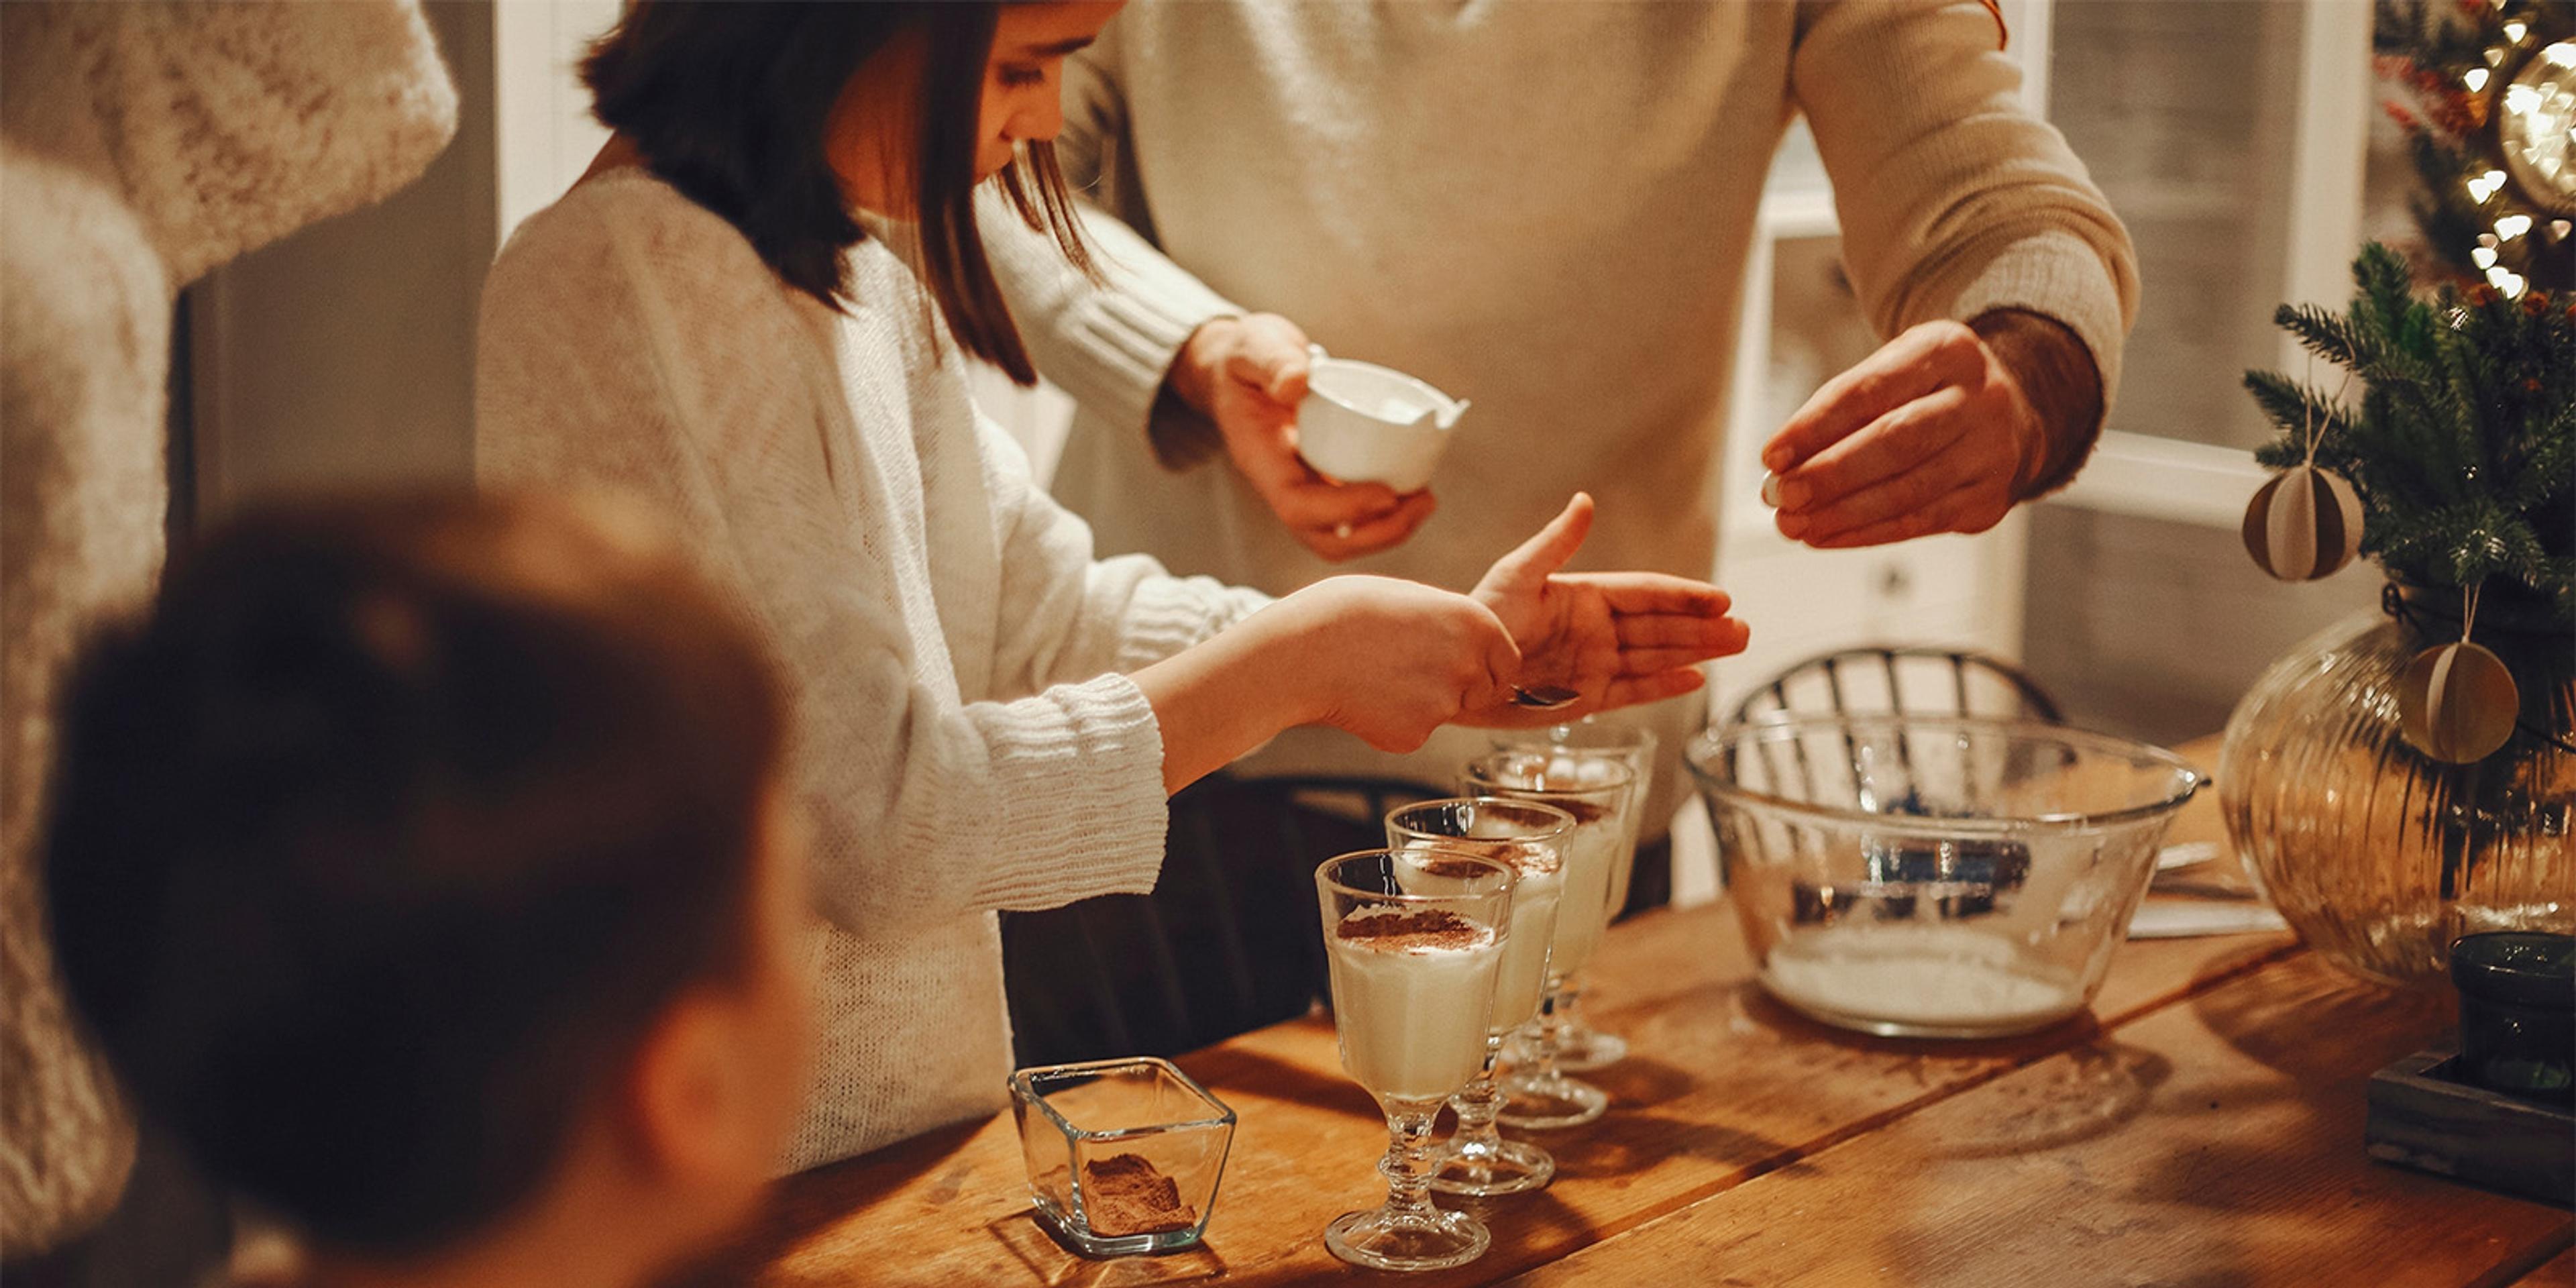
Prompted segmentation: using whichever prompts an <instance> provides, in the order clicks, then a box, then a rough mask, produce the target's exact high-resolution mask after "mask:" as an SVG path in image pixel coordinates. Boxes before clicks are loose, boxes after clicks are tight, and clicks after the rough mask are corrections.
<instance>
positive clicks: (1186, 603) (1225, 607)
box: [1117, 576, 1270, 672]
mask: <svg viewBox="0 0 2576 1288" xmlns="http://www.w3.org/2000/svg"><path fill="white" fill-rule="evenodd" d="M1269 602H1270V597H1269V596H1268V595H1265V594H1262V593H1261V592H1260V591H1257V590H1249V589H1245V588H1243V587H1240V586H1228V585H1226V584H1225V583H1223V582H1220V581H1218V580H1216V579H1215V578H1213V577H1171V576H1156V577H1149V578H1147V579H1145V580H1144V581H1141V582H1138V583H1137V584H1136V591H1135V594H1134V596H1133V597H1132V598H1130V599H1129V600H1128V601H1127V614H1126V617H1125V618H1124V619H1123V620H1122V621H1121V622H1120V623H1119V625H1120V627H1121V631H1120V638H1119V641H1118V660H1117V668H1118V669H1119V670H1120V671H1122V672H1125V671H1134V670H1137V669H1138V668H1141V667H1147V666H1151V665H1153V664H1154V663H1156V662H1160V661H1162V660H1163V659H1164V658H1167V657H1170V656H1171V655H1173V654H1174V653H1178V652H1180V651H1181V650H1182V649H1185V648H1188V647H1189V646H1191V645H1193V644H1196V643H1198V642H1199V641H1201V640H1204V639H1206V638H1208V637H1209V636H1211V635H1214V634H1216V633H1217V632H1218V631H1221V630H1224V629H1225V628H1226V627H1228V626H1232V625H1233V624H1235V623H1236V622H1239V621H1242V620H1243V619H1244V618H1246V617H1249V616H1251V615H1252V614H1253V613H1255V612H1257V611H1259V610H1260V609H1261V608H1262V606H1263V605H1266V604H1268V603H1269Z"/></svg>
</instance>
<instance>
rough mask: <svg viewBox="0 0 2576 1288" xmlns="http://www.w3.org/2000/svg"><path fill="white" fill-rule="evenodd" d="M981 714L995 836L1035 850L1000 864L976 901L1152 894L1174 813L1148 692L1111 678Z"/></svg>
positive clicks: (1019, 906)
mask: <svg viewBox="0 0 2576 1288" xmlns="http://www.w3.org/2000/svg"><path fill="white" fill-rule="evenodd" d="M974 711H975V714H976V716H977V723H979V724H980V725H982V726H983V734H984V745H985V747H986V749H987V751H988V752H989V754H990V756H991V765H992V771H993V781H994V783H995V784H996V785H997V787H998V789H999V790H998V791H996V792H995V794H994V795H995V801H994V806H995V807H994V816H993V817H992V818H991V819H989V820H988V824H989V825H988V826H986V827H985V828H984V829H983V831H984V834H985V835H988V836H998V837H1007V838H1009V842H1010V843H1009V846H1008V848H1009V849H1010V851H1011V852H1013V853H1015V854H1025V855H1030V856H1033V861H1031V862H1029V863H1026V864H1005V865H1001V866H999V867H997V868H995V869H994V870H993V871H992V872H991V873H990V874H989V875H987V876H986V877H985V878H984V882H983V885H982V887H981V888H980V889H978V890H976V891H975V892H974V893H975V902H976V904H977V905H978V906H981V907H987V908H1005V909H1012V910H1019V911H1029V910H1034V909H1039V908H1055V907H1061V906H1063V905H1065V904H1068V903H1071V902H1073V901H1074V900H1076V899H1087V898H1090V897H1092V896H1093V895H1102V894H1146V893H1149V892H1151V891H1152V890H1153V888H1154V879H1155V877H1156V876H1157V875H1159V874H1160V873H1161V871H1162V866H1163V826H1164V820H1165V817H1166V813H1165V809H1164V798H1163V733H1162V728H1161V726H1160V725H1158V724H1156V723H1155V720H1154V708H1153V704H1152V703H1150V702H1148V701H1146V699H1145V692H1144V690H1142V689H1139V688H1137V687H1136V683H1135V681H1133V680H1130V679H1128V678H1127V677H1125V676H1123V675H1105V676H1102V677H1100V678H1099V679H1097V680H1091V681H1087V682H1085V683H1082V684H1064V685H1058V686H1056V687H1054V688H1052V689H1048V690H1047V691H1046V692H1044V693H1041V694H1038V695H1037V696H1035V697H1031V698H1023V699H1021V700H1019V701H1017V702H1008V703H979V704H977V706H976V707H975V708H974ZM969 843H971V842H969Z"/></svg>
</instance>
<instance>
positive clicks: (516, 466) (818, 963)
mask: <svg viewBox="0 0 2576 1288" xmlns="http://www.w3.org/2000/svg"><path fill="white" fill-rule="evenodd" d="M849 266H850V278H851V286H852V288H853V294H854V296H855V304H854V305H853V306H852V307H851V308H850V310H849V311H848V313H847V314H846V315H836V314H834V313H833V312H832V311H830V310H828V309H826V308H824V307H823V306H822V305H821V304H820V303H818V302H817V301H815V300H813V299H812V298H810V297H808V296H805V295H803V294H801V293H799V292H796V291H794V290H792V289H790V288H788V287H787V286H785V285H784V284H783V283H782V282H781V281H780V280H779V279H778V278H777V277H776V276H775V275H773V274H772V273H771V272H770V271H769V269H768V268H767V266H765V265H764V264H763V263H762V262H761V260H760V258H759V257H758V255H757V254H756V253H755V252H754V251H753V250H752V247H751V244H750V243H749V242H748V241H746V240H745V239H744V238H743V237H742V235H741V234H740V233H738V232H736V231H735V230H734V228H733V227H732V226H731V225H730V224H728V223H726V222H725V221H724V220H722V219H720V218H718V217H717V216H716V215H714V214H711V213H709V212H708V211H706V210H704V209H703V208H701V207H699V206H697V205H695V204H693V203H691V202H690V201H689V200H688V199H687V198H685V197H683V196H681V195H680V194H679V193H678V192H677V191H676V190H674V189H672V188H671V187H669V186H668V185H666V184H664V183H662V182H661V181H660V180H658V179H655V178H653V177H651V176H650V175H648V174H646V173H645V172H643V171H640V170H627V171H620V172H614V173H611V174H608V175H604V176H601V177H599V178H595V179H592V180H590V181H588V182H585V183H583V184H581V185H579V186H578V187H576V188H574V189H573V191H572V192H571V193H570V194H569V195H567V196H566V197H565V198H564V199H563V200H562V201H560V202H558V203H556V204H555V205H554V206H553V207H552V208H550V209H548V210H546V211H544V212H543V213H540V214H538V215H537V216H535V217H534V218H532V219H530V220H529V221H528V222H527V223H526V224H525V225H524V226H522V227H521V228H520V230H519V232H518V233H517V235H515V236H514V237H512V238H511V240H510V244H509V246H508V247H507V248H506V249H505V250H504V251H503V252H502V254H501V257H500V259H499V261H498V262H497V263H496V264H495V265H494V266H493V269H492V274H491V277H490V279H489V281H488V282H487V284H486V285H485V287H484V295H483V316H482V331H481V335H480V338H479V345H480V353H479V357H478V362H477V368H476V372H477V380H476V385H477V387H476V408H477V416H476V421H477V426H476V452H477V460H478V471H479V473H480V476H481V477H482V478H483V479H484V480H485V481H486V482H487V483H491V484H500V485H537V486H585V487H588V486H603V487H610V488H615V489H619V490H622V491H626V492H629V493H635V494H640V495H641V496H643V497H645V498H647V499H649V500H650V501H652V502H653V503H655V504H656V505H657V506H659V507H660V508H661V509H662V510H663V511H665V512H666V513H667V515H668V516H669V519H670V521H671V522H673V523H674V524H676V525H678V526H679V527H680V528H681V529H682V530H683V531H684V532H685V533H686V534H687V536H688V537H689V538H690V540H691V544H692V545H693V547H694V548H695V550H696V551H697V552H698V554H699V556H700V557H701V559H702V560H703V562H704V563H705V565H706V566H707V567H708V568H709V570H710V571H712V572H714V573H715V574H716V575H718V576H719V577H721V578H723V579H725V580H727V581H729V582H731V583H732V584H733V585H734V586H735V587H736V588H737V590H738V591H739V593H741V594H742V595H744V596H745V597H746V598H747V600H748V601H749V603H750V606H751V608H752V609H753V611H754V613H755V615H756V616H757V618H758V619H759V622H760V623H761V625H762V627H763V629H764V631H765V633H766V635H767V637H768V640H769V642H770V644H771V646H772V647H773V648H774V650H775V651H776V653H777V655H778V656H779V658H780V659H781V660H782V661H783V663H784V664H785V668H786V670H787V672H788V673H789V677H790V680H791V682H792V685H793V687H794V691H795V693H796V698H797V701H796V711H797V720H798V722H799V725H800V730H799V742H800V746H799V749H798V750H799V756H800V760H799V764H800V767H801V773H802V776H803V785H804V789H805V797H806V801H807V804H808V810H809V815H810V819H811V822H812V825H813V863H814V874H815V883H816V893H817V904H818V906H819V909H820V911H821V912H822V914H823V917H824V919H825V925H824V926H823V927H822V928H821V929H820V931H819V932H818V934H817V935H816V936H815V939H814V941H813V949H812V961H813V963H814V966H815V968H816V970H817V971H818V973H819V984H820V988H821V998H822V1005H821V1013H822V1018H823V1025H822V1041H821V1059H820V1069H819V1071H818V1075H817V1082H816V1089H815V1093H814V1095H813V1096H812V1098H811V1101H810V1104H809V1108H808V1111H807V1114H806V1119H805V1122H804V1124H803V1125H802V1126H801V1127H800V1129H799V1131H798V1133H797V1136H796V1139H795V1141H794V1144H793V1146H792V1149H791V1152H790V1157H789V1159H788V1164H789V1166H790V1167H791V1168H803V1167H809V1166H812V1165H814V1164H817V1163H822V1162H827V1161H830V1160H832V1159H837V1158H842V1157H846V1156H848V1155H851V1154H856V1153H860V1152H862V1151H865V1150H869V1149H873V1148H875V1147H877V1146H879V1145H882V1144H885V1143H887V1142H889V1141H893V1140H896V1139H899V1138H901V1137H904V1136H908V1135H912V1134H914V1133H916V1132H920V1131H923V1130H925V1129H928V1128H931V1127H935V1126H938V1125H940V1124H942V1123H947V1122H952V1121H955V1120H957V1119H960V1118H965V1117H969V1116H972V1115H976V1114H980V1113H985V1112H989V1111H991V1110H994V1109H996V1108H999V1107H1000V1106H1001V1105H1002V1104H1004V1103H1005V1100H1006V1091H1005V1079H1006V1077H1007V1075H1008V1073H1009V1069H1010V1026H1009V1020H1008V1017H1007V1014H1006V1012H1005V1010H1004V1005H1003V997H1002V957H1001V941H1000V936H999V931H998V926H997V923H996V919H995V917H994V913H995V911H996V910H997V909H1006V908H1010V909H1030V908H1049V907H1055V906H1057V905H1060V904H1064V903H1068V902H1070V901H1072V900H1075V899H1081V898H1085V897H1088V896H1091V895H1098V894H1113V893H1141V892H1144V891H1147V890H1150V889H1151V888H1152V887H1153V885H1154V878H1155V874H1156V871H1157V869H1158V867H1159V866H1160V864H1161V861H1162V853H1163V822H1164V802H1163V785H1162V755H1163V747H1162V738H1161V734H1160V732H1159V730H1158V729H1157V727H1156V725H1155V721H1154V713H1153V710H1152V708H1151V707H1150V706H1148V705H1147V703H1146V701H1145V697H1144V694H1143V693H1142V692H1140V691H1139V690H1138V689H1137V687H1136V686H1135V684H1134V683H1133V682H1131V681H1129V680H1128V679H1126V678H1125V677H1124V676H1122V675H1121V674H1119V673H1120V672H1123V671H1129V670H1133V669H1136V668H1138V667H1141V666H1144V665H1145V664H1147V663H1150V662H1153V661H1155V660H1157V659H1160V658H1162V657H1165V656H1167V655H1169V654H1171V653H1173V652H1175V651H1177V650H1179V649H1181V648H1183V647H1185V646H1187V645H1189V644H1191V643H1194V642H1196V641H1198V640H1200V639H1203V638H1205V637H1207V636H1208V635H1211V634H1213V633H1215V632H1216V631H1217V630H1218V629H1220V628H1222V627H1223V626H1225V625H1226V624H1228V623H1230V622H1232V621H1234V620H1236V619H1237V618H1239V617H1241V616H1243V615H1245V614H1247V613H1249V612H1251V611H1253V610H1254V609H1256V608H1258V607H1260V606H1261V605H1262V604H1263V603H1264V602H1266V601H1265V600H1264V598H1263V597H1262V596H1260V595H1258V594H1255V593H1253V592H1250V591H1240V590H1229V589H1227V588H1225V587H1223V586H1221V585H1219V584H1218V583H1216V582H1213V581H1209V580H1206V579H1204V578H1199V579H1190V580H1183V579H1180V578H1175V577H1171V576H1168V575H1166V574H1165V573H1164V572H1163V570H1162V568H1161V566H1160V565H1158V564H1156V563H1154V562H1153V561H1151V560H1149V559H1146V558H1143V557H1130V558H1123V559H1112V560H1106V561H1098V562H1095V561H1094V560H1093V559H1092V556H1091V533H1090V530H1089V529H1088V528H1086V527H1085V526H1084V525H1083V523H1082V522H1081V520H1079V519H1076V518H1074V517H1073V516H1072V515H1070V514H1068V513H1067V512H1065V511H1064V510H1062V509H1060V508H1058V507H1057V506H1056V505H1055V503H1054V502H1052V501H1050V500H1049V499H1048V498H1047V496H1046V495H1045V493H1043V492H1041V491H1040V490H1038V489H1037V488H1036V487H1035V486H1034V485H1033V484H1032V483H1031V482H1030V479H1029V476H1028V469H1027V464H1026V462H1025V461H1024V460H1023V459H1022V457H1021V454H1020V451H1019V449H1018V447H1017V446H1016V445H1015V444H1013V443H1012V442H1011V440H1010V439H1009V437H1008V436H1007V435H1004V434H1003V433H1001V432H1000V431H999V430H997V429H994V428H993V427H991V425H990V424H989V422H986V421H984V420H983V419H982V418H981V417H980V416H979V415H978V413H977V412H976V410H975V407H974V404H973V403H972V402H971V401H970V400H969V398H968V394H967V384H966V369H965V365H964V362H963V359H962V358H961V356H960V355H959V353H958V351H957V349H956V347H955V345H954V344H953V343H951V342H949V341H947V340H946V338H945V336H944V335H938V336H935V335H934V333H933V332H932V331H931V330H930V329H929V326H928V322H929V319H930V317H931V315H930V313H929V312H928V311H927V304H926V300H925V296H924V294H923V293H922V291H921V289H920V287H919V285H918V283H917V282H916V281H915V280H914V278H913V277H912V275H911V273H910V272H909V271H908V269H907V268H906V266H905V264H904V262H903V261H902V260H901V259H899V258H898V257H897V256H896V255H895V253H893V252H892V251H890V250H888V249H887V248H886V247H885V246H884V245H883V244H881V243H880V242H878V241H876V240H874V239H871V240H868V241H866V242H863V243H861V244H860V245H859V246H858V247H857V248H856V249H855V250H853V251H852V252H851V253H850V255H849Z"/></svg>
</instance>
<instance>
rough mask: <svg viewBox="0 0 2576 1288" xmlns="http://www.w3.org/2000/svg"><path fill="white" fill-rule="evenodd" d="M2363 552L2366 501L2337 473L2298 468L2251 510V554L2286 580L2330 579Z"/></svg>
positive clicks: (2276, 481) (2260, 495) (2261, 494)
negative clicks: (2362, 532)
mask: <svg viewBox="0 0 2576 1288" xmlns="http://www.w3.org/2000/svg"><path fill="white" fill-rule="evenodd" d="M2360 550H2361V498H2360V497H2359V496H2357V495H2355V494H2354V492H2353V490H2352V484H2350V483H2347V482H2345V481H2344V479H2343V476H2342V475H2340V474H2337V473H2335V472H2334V471H2333V470H2321V469H2318V468H2317V467H2316V466H2313V465H2294V466H2292V467H2290V468H2289V469H2286V470H2283V471H2281V472H2280V474H2278V475H2276V476H2274V478H2273V479H2272V481H2271V482H2269V483H2266V484H2264V485H2263V487H2262V490H2261V491H2258V492H2256V493H2255V494H2254V502H2253V504H2251V505H2248V506H2246V507H2245V553H2247V554H2250V555H2252V556H2254V566H2255V567H2258V568H2261V569H2262V570H2263V571H2265V572H2268V573H2270V574H2272V575H2273V576H2275V577H2278V578H2280V579H2281V580H2283V581H2315V580H2316V579H2317V578H2319V577H2324V576H2329V575H2331V574H2333V573H2334V572H2335V571H2336V570H2337V569H2340V568H2342V567H2343V566H2344V565H2345V564H2348V563H2351V562H2352V557H2353V556H2354V555H2355V554H2357V553H2359V552H2360Z"/></svg>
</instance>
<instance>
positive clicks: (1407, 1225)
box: [1324, 1208, 1493, 1270]
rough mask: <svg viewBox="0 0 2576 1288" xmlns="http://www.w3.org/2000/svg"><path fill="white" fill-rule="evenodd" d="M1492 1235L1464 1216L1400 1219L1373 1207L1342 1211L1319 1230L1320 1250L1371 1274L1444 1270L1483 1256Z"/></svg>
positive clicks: (1433, 1214)
mask: <svg viewBox="0 0 2576 1288" xmlns="http://www.w3.org/2000/svg"><path fill="white" fill-rule="evenodd" d="M1491 1242H1493V1236H1492V1235H1489V1234H1487V1233H1485V1227H1484V1224H1483V1223H1482V1222H1479V1221H1478V1220H1476V1218H1474V1217H1472V1216H1469V1215H1467V1214H1466V1213H1464V1212H1442V1211H1438V1210H1434V1211H1432V1212H1431V1213H1429V1214H1428V1215H1427V1216H1424V1217H1402V1216H1397V1215H1396V1214H1395V1213H1392V1212H1389V1211H1387V1210H1386V1209H1385V1208H1378V1209H1376V1210H1374V1211H1369V1212H1345V1213H1343V1214H1342V1215H1340V1216H1338V1217H1336V1218H1334V1219H1333V1223H1332V1224H1331V1225H1328V1226H1325V1227H1324V1247H1325V1248H1327V1249H1329V1250H1330V1251H1331V1252H1332V1254H1333V1255H1334V1256H1336V1257H1340V1258H1341V1259H1342V1260H1344V1261H1347V1262H1350V1263H1351V1264H1352V1265H1355V1266H1366V1267H1368V1268H1369V1269H1371V1270H1446V1269H1448V1268H1449V1267H1451V1266H1463V1265H1465V1264H1467V1263H1468V1262H1470V1261H1473V1260H1475V1259H1476V1258H1478V1257H1481V1256H1483V1255H1485V1245H1487V1244H1488V1243H1491Z"/></svg>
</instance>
